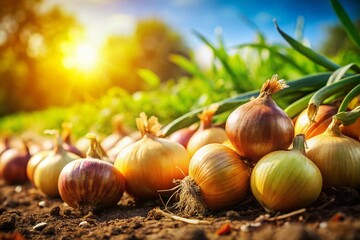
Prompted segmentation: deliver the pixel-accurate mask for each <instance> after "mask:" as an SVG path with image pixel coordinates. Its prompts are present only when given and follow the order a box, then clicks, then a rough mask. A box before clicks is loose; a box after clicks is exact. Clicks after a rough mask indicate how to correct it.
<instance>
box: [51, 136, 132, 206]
mask: <svg viewBox="0 0 360 240" xmlns="http://www.w3.org/2000/svg"><path fill="white" fill-rule="evenodd" d="M86 137H87V138H88V139H89V140H90V148H89V150H88V152H87V157H86V158H81V159H77V160H75V161H72V162H70V163H68V164H67V165H66V166H65V167H64V168H63V169H62V171H61V173H60V176H59V181H58V188H59V193H60V197H61V198H62V199H63V201H64V202H66V203H67V204H68V205H69V206H71V207H73V208H76V209H80V210H81V211H82V212H83V213H87V212H89V211H92V210H94V209H98V208H104V207H112V206H116V205H117V203H118V202H119V200H120V199H121V197H122V195H123V193H124V190H125V179H124V177H123V175H122V174H121V173H120V172H119V170H117V169H116V168H115V167H114V166H113V165H112V164H110V163H108V162H106V161H104V160H102V159H103V157H104V151H103V150H102V148H101V147H100V144H99V142H98V141H97V139H96V136H95V135H94V134H87V136H86Z"/></svg>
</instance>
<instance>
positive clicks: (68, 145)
mask: <svg viewBox="0 0 360 240" xmlns="http://www.w3.org/2000/svg"><path fill="white" fill-rule="evenodd" d="M61 126H62V129H63V131H62V140H63V147H64V149H65V150H66V151H68V152H72V153H74V154H76V155H78V156H79V157H84V156H85V154H84V153H83V152H81V151H80V150H79V149H78V148H77V147H76V146H75V145H73V144H72V141H71V130H72V124H71V123H68V122H64V123H62V125H61Z"/></svg>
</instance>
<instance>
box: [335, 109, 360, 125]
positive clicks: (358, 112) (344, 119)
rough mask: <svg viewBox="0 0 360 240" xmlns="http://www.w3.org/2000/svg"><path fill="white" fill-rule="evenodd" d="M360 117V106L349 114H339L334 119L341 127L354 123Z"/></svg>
mask: <svg viewBox="0 0 360 240" xmlns="http://www.w3.org/2000/svg"><path fill="white" fill-rule="evenodd" d="M359 117H360V106H357V107H356V108H354V109H353V110H351V111H350V112H339V113H337V114H336V115H335V116H334V118H335V119H336V120H338V121H340V122H341V123H342V124H343V125H345V126H348V125H351V124H353V123H355V122H356V120H357V119H358V118H359Z"/></svg>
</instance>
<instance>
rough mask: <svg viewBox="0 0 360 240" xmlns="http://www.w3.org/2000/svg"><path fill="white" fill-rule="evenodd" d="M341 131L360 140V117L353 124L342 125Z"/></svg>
mask: <svg viewBox="0 0 360 240" xmlns="http://www.w3.org/2000/svg"><path fill="white" fill-rule="evenodd" d="M341 132H342V133H343V134H344V135H346V136H349V137H351V138H353V139H355V140H357V141H360V118H358V119H357V120H356V122H355V123H353V124H351V125H348V126H342V127H341Z"/></svg>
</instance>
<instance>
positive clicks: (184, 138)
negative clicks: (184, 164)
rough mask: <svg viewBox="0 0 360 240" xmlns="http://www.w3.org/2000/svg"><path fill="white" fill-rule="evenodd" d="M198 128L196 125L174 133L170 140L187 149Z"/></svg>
mask: <svg viewBox="0 0 360 240" xmlns="http://www.w3.org/2000/svg"><path fill="white" fill-rule="evenodd" d="M197 128H198V126H197V124H196V125H191V126H190V127H187V128H182V129H179V130H177V131H176V132H174V133H172V134H171V135H170V136H169V139H171V140H173V141H176V142H178V143H180V144H181V145H183V146H184V147H185V148H186V147H187V144H188V142H189V140H190V138H191V137H192V136H193V135H194V133H195V132H196V130H197Z"/></svg>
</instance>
